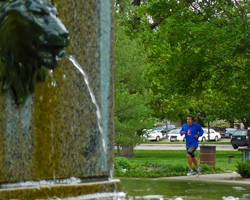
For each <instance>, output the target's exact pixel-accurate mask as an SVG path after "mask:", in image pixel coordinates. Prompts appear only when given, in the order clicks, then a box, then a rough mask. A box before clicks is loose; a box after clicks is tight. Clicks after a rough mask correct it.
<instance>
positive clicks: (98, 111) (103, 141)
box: [66, 55, 107, 153]
mask: <svg viewBox="0 0 250 200" xmlns="http://www.w3.org/2000/svg"><path fill="white" fill-rule="evenodd" d="M66 57H67V58H68V59H69V60H70V61H71V63H72V64H73V65H74V66H75V67H76V68H77V69H78V70H79V71H80V73H81V74H82V75H83V77H84V82H85V84H86V86H87V88H88V91H89V94H90V97H91V100H92V103H93V104H94V105H95V108H96V116H97V124H98V128H99V131H100V133H101V135H103V129H102V125H101V111H100V107H99V105H98V104H97V101H96V98H95V95H94V93H93V91H92V89H91V87H90V84H89V79H88V75H87V74H86V72H85V71H84V70H83V68H82V67H81V65H80V64H79V63H78V62H77V61H76V59H75V58H74V57H73V56H71V55H70V56H66ZM102 145H103V150H104V152H105V153H106V151H107V150H106V143H105V140H104V139H102Z"/></svg>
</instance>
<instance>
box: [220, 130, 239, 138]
mask: <svg viewBox="0 0 250 200" xmlns="http://www.w3.org/2000/svg"><path fill="white" fill-rule="evenodd" d="M236 130H237V129H234V128H227V130H226V132H225V133H224V134H223V135H221V137H225V138H231V136H232V135H233V133H234V131H236Z"/></svg>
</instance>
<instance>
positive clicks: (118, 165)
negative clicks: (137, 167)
mask: <svg viewBox="0 0 250 200" xmlns="http://www.w3.org/2000/svg"><path fill="white" fill-rule="evenodd" d="M131 167H132V166H131V164H130V162H129V161H128V159H127V158H125V157H115V169H118V170H120V169H127V170H129V169H131Z"/></svg>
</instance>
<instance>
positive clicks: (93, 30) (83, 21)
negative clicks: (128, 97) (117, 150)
mask: <svg viewBox="0 0 250 200" xmlns="http://www.w3.org/2000/svg"><path fill="white" fill-rule="evenodd" d="M54 4H55V6H56V7H57V9H58V12H59V18H60V19H61V21H62V22H63V23H64V25H65V27H66V28H67V29H68V31H69V34H70V37H71V39H70V45H69V46H68V47H67V48H66V52H67V54H69V55H73V56H74V57H75V58H76V60H77V61H78V62H79V64H80V65H81V66H82V67H83V68H84V70H85V71H86V73H87V74H88V76H89V82H90V87H91V88H92V90H93V93H94V95H95V98H96V100H97V104H98V105H99V106H100V111H101V117H102V118H101V125H102V128H103V132H102V133H101V132H100V129H99V127H98V118H97V113H96V107H95V105H94V104H93V102H92V100H91V96H90V94H89V91H88V89H87V86H86V84H85V82H84V78H83V76H82V74H81V73H80V72H79V71H78V70H77V69H76V68H75V67H73V65H72V63H71V62H69V60H67V59H62V60H61V61H59V66H58V68H56V69H55V70H54V71H49V72H48V77H47V79H46V81H45V82H43V83H39V84H38V85H37V88H36V91H35V93H34V94H33V95H30V96H29V97H28V99H27V101H26V103H25V104H24V105H22V106H18V105H16V103H15V96H14V94H13V92H12V91H11V90H10V91H7V92H6V93H3V92H2V94H1V95H0V112H1V116H0V143H1V144H0V154H1V157H0V167H1V170H0V183H1V184H9V183H19V182H20V181H39V180H63V179H68V178H70V177H77V178H79V179H81V180H82V183H84V182H87V181H94V182H95V184H92V185H95V186H93V187H90V186H89V185H88V186H86V187H84V184H82V185H78V186H77V187H78V190H77V191H78V192H77V195H81V194H87V193H92V192H97V191H112V190H113V189H114V184H113V183H110V182H109V183H107V184H106V186H107V187H105V186H102V184H96V183H97V182H103V181H107V180H108V178H109V177H110V171H111V170H112V169H113V160H114V157H113V140H114V114H113V107H114V98H113V95H114V94H113V91H114V86H113V85H114V82H113V76H114V74H113V73H114V71H113V68H114V40H113V38H114V8H113V5H114V2H113V0H95V1H87V0H64V1H60V0H54ZM104 185H105V184H104ZM64 187H67V185H64ZM89 187H90V188H91V189H86V188H89ZM44 188H46V186H44ZM56 188H58V190H59V191H60V190H61V189H62V188H61V189H59V188H60V187H58V186H57V187H56ZM84 188H85V189H84ZM97 188H99V189H97ZM15 190H16V189H15ZM45 190H46V189H45ZM54 190H56V189H55V188H54ZM73 190H74V189H73ZM68 191H70V190H68ZM74 191H76V190H74ZM91 191H92V192H91ZM40 192H41V191H40ZM11 193H12V194H13V195H12V196H8V195H10V193H8V192H6V190H4V189H2V191H1V190H0V197H2V198H1V199H4V198H5V197H6V199H8V198H9V197H11V198H18V197H19V196H18V195H20V194H21V193H20V191H18V192H13V191H12V192H11ZM17 193H18V195H16V196H15V194H17ZM25 193H27V194H30V195H31V194H34V195H33V196H36V194H35V193H34V190H32V188H29V189H28V190H25ZM45 193H46V192H45ZM46 194H47V193H46ZM54 194H55V193H54ZM6 195H7V196H8V197H7V196H6ZM21 195H24V194H23V193H22V194H21ZM51 195H52V194H51ZM70 195H72V194H71V193H70V194H65V196H70ZM31 196H32V195H31ZM31 196H30V197H29V199H32V198H33V197H31ZM38 196H39V195H38ZM53 196H55V195H53ZM36 198H37V197H36Z"/></svg>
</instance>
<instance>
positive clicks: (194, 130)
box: [180, 115, 203, 176]
mask: <svg viewBox="0 0 250 200" xmlns="http://www.w3.org/2000/svg"><path fill="white" fill-rule="evenodd" d="M180 134H181V135H183V134H185V137H186V149H187V159H188V164H189V170H188V173H187V176H189V175H192V174H193V169H192V163H194V166H195V168H196V174H197V175H198V176H199V174H200V171H201V167H198V164H197V159H196V157H195V153H194V152H195V151H196V149H197V148H198V146H199V141H198V138H199V137H200V136H202V135H203V129H202V128H201V126H200V125H199V124H195V123H194V117H193V116H192V115H188V116H187V123H186V124H184V125H183V126H182V129H181V130H180Z"/></svg>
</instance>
